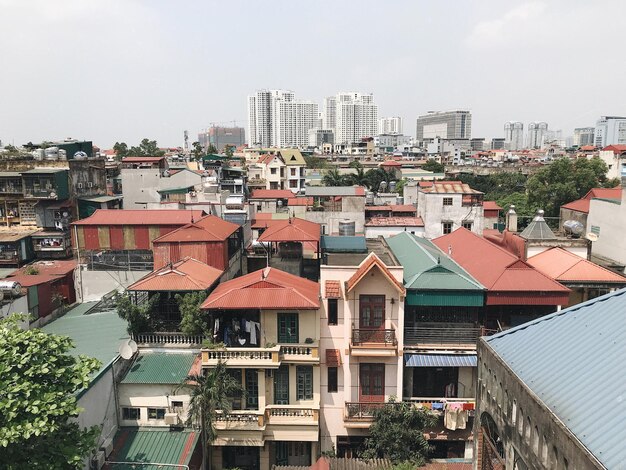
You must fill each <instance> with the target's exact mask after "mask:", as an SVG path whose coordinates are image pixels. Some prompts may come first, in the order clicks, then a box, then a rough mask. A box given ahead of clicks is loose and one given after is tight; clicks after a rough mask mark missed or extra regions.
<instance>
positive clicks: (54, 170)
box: [21, 168, 69, 175]
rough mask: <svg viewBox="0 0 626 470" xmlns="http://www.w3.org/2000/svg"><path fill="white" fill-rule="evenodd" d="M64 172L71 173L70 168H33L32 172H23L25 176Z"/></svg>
mask: <svg viewBox="0 0 626 470" xmlns="http://www.w3.org/2000/svg"><path fill="white" fill-rule="evenodd" d="M62 171H69V168H33V169H32V170H28V171H22V172H21V173H22V174H23V175H41V174H48V173H49V174H54V173H60V172H62Z"/></svg>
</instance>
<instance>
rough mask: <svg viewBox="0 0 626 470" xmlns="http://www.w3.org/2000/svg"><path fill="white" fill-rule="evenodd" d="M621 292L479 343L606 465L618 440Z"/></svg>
mask: <svg viewBox="0 0 626 470" xmlns="http://www.w3.org/2000/svg"><path fill="white" fill-rule="evenodd" d="M624 312H626V289H622V290H620V291H617V292H614V293H612V294H607V295H605V296H602V297H598V298H596V299H593V300H591V301H588V302H585V303H582V304H579V305H576V306H574V307H570V308H567V309H565V310H561V311H560V312H557V313H553V314H551V315H547V316H545V317H542V318H540V319H538V320H534V321H532V322H529V323H526V324H524V325H522V326H519V327H517V328H513V329H510V330H507V331H505V332H502V333H499V334H497V335H494V336H491V337H489V338H483V339H481V341H483V342H485V343H486V344H487V346H488V347H490V348H491V349H492V350H493V351H494V352H495V354H496V355H498V356H500V357H501V358H502V359H503V360H504V362H505V363H506V364H507V365H508V367H509V368H510V369H511V370H512V371H513V373H514V374H515V375H517V377H518V378H519V379H520V380H521V381H522V382H524V383H525V384H526V386H527V387H528V388H530V390H532V392H533V393H534V394H535V395H536V396H537V397H538V398H539V399H540V400H542V401H543V403H544V404H545V405H546V406H547V407H548V408H549V409H550V410H551V411H552V412H553V413H554V414H555V415H556V416H557V418H558V419H559V420H560V421H561V422H562V423H563V424H564V425H565V426H566V427H567V428H569V429H570V431H571V432H572V433H573V434H574V435H576V437H577V438H578V439H579V440H580V441H581V442H582V444H583V445H584V446H585V447H586V448H587V449H588V450H589V451H590V452H591V453H592V454H593V455H594V456H595V457H596V458H597V459H598V460H599V461H600V462H601V463H602V464H603V465H604V466H605V467H606V468H621V467H622V466H623V463H624V441H625V440H626V428H625V427H624V422H626V408H625V407H624V406H622V405H621V404H622V403H623V398H624V390H626V375H624V374H623V373H622V369H623V363H624V355H625V353H626V315H624Z"/></svg>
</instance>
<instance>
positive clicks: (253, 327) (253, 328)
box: [246, 321, 261, 346]
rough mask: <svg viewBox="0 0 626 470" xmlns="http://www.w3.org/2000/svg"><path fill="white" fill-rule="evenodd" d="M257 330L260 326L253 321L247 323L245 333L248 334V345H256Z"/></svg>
mask: <svg viewBox="0 0 626 470" xmlns="http://www.w3.org/2000/svg"><path fill="white" fill-rule="evenodd" d="M257 328H259V331H260V329H261V324H260V323H257V322H255V321H249V322H248V324H247V325H246V332H247V333H250V344H254V345H255V346H256V344H257V331H256V330H257Z"/></svg>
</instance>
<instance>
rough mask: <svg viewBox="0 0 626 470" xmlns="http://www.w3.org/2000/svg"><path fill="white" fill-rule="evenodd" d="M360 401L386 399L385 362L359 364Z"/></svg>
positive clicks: (381, 400)
mask: <svg viewBox="0 0 626 470" xmlns="http://www.w3.org/2000/svg"><path fill="white" fill-rule="evenodd" d="M359 401H364V402H383V401H385V364H361V365H360V366H359Z"/></svg>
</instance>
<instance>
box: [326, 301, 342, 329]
mask: <svg viewBox="0 0 626 470" xmlns="http://www.w3.org/2000/svg"><path fill="white" fill-rule="evenodd" d="M337 308H338V307H337V299H328V324H329V325H337V324H338V323H339V321H338V315H337Z"/></svg>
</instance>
